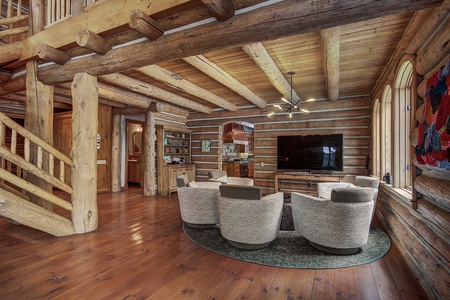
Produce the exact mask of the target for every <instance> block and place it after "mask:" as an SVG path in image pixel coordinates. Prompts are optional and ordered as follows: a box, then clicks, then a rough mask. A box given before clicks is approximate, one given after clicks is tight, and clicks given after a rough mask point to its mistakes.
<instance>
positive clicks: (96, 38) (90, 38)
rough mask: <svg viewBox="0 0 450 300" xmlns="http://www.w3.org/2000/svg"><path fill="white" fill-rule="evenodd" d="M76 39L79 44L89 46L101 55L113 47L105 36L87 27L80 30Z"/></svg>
mask: <svg viewBox="0 0 450 300" xmlns="http://www.w3.org/2000/svg"><path fill="white" fill-rule="evenodd" d="M76 41H77V44H78V46H80V47H84V48H87V49H89V50H91V51H93V52H95V53H97V54H100V55H103V54H106V53H107V52H108V51H109V50H111V49H112V46H111V45H110V44H109V42H108V41H107V40H106V39H105V38H104V37H102V36H101V35H99V34H96V33H95V32H92V31H90V30H89V29H87V28H82V29H80V30H78V32H77V36H76Z"/></svg>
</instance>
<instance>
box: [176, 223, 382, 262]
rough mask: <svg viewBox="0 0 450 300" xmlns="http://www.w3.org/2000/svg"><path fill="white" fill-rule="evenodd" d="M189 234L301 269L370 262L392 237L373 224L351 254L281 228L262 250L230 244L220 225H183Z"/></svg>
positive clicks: (232, 252) (208, 244)
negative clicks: (329, 249)
mask: <svg viewBox="0 0 450 300" xmlns="http://www.w3.org/2000/svg"><path fill="white" fill-rule="evenodd" d="M183 229H184V232H185V233H186V235H187V236H188V237H189V238H190V239H191V240H192V241H193V242H195V243H197V244H198V245H200V246H202V247H204V248H206V249H208V250H211V251H213V252H216V253H218V254H222V255H225V256H228V257H232V258H235V259H240V260H243V261H247V262H253V263H257V264H262V265H268V266H275V267H282V268H299V269H337V268H347V267H353V266H358V265H362V264H367V263H370V262H372V261H375V260H377V259H379V258H381V257H383V256H384V255H385V254H386V253H387V252H388V250H389V248H390V246H391V242H390V240H389V237H388V236H387V235H386V234H385V233H384V232H383V231H382V230H381V229H379V228H377V227H373V226H372V227H371V228H370V233H369V240H368V242H367V244H366V245H365V246H363V247H361V249H360V250H359V251H358V252H357V253H355V254H351V255H336V254H331V253H327V252H323V251H320V250H317V249H316V248H314V247H313V246H311V245H310V244H309V242H308V241H307V240H306V239H305V238H304V237H302V236H301V235H300V234H298V233H297V232H296V231H280V232H279V234H278V238H277V239H275V241H273V242H272V243H271V244H270V245H269V246H267V247H266V248H263V249H259V250H242V249H238V248H236V247H233V246H232V245H230V244H229V243H228V242H227V241H226V240H225V239H224V238H223V237H222V235H221V234H220V229H219V228H218V227H216V228H192V227H189V226H188V225H186V224H183Z"/></svg>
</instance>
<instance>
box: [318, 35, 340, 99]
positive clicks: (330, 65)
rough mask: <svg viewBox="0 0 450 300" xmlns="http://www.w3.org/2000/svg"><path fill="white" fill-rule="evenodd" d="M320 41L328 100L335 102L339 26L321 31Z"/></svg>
mask: <svg viewBox="0 0 450 300" xmlns="http://www.w3.org/2000/svg"><path fill="white" fill-rule="evenodd" d="M320 41H321V43H322V60H323V70H324V73H325V81H326V87H327V96H328V100H330V101H336V100H337V99H338V98H339V72H340V71H339V59H340V58H339V45H340V29H339V26H337V27H332V28H328V29H323V30H321V31H320Z"/></svg>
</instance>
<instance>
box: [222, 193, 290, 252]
mask: <svg viewBox="0 0 450 300" xmlns="http://www.w3.org/2000/svg"><path fill="white" fill-rule="evenodd" d="M218 204H219V223H220V232H221V234H222V236H223V237H224V238H226V239H227V240H228V242H229V243H230V244H231V245H233V246H235V247H238V248H243V249H260V248H263V247H266V246H268V245H269V244H270V242H272V241H273V240H274V239H275V238H276V237H277V236H278V231H279V228H280V222H281V213H282V210H283V193H281V192H279V193H276V194H271V195H267V196H264V197H262V190H261V188H259V187H254V186H242V185H230V184H227V185H221V186H220V195H219V198H218Z"/></svg>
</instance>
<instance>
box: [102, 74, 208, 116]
mask: <svg viewBox="0 0 450 300" xmlns="http://www.w3.org/2000/svg"><path fill="white" fill-rule="evenodd" d="M100 79H101V80H102V81H104V82H107V83H112V84H115V85H118V86H121V87H123V88H125V89H127V90H131V91H133V92H136V93H139V94H142V95H145V96H150V97H154V98H157V99H161V100H163V101H166V102H169V103H171V104H175V105H178V106H182V107H186V108H188V109H192V110H196V111H199V112H202V113H205V114H210V113H211V112H212V108H211V107H209V106H206V105H203V104H200V103H197V102H195V101H193V100H190V99H187V98H184V97H181V96H178V95H176V94H174V93H170V92H168V91H166V90H163V89H161V88H159V87H156V86H154V85H151V84H149V83H146V82H144V81H140V80H137V79H134V78H131V77H128V76H125V75H122V74H119V73H115V74H110V75H103V76H100Z"/></svg>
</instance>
